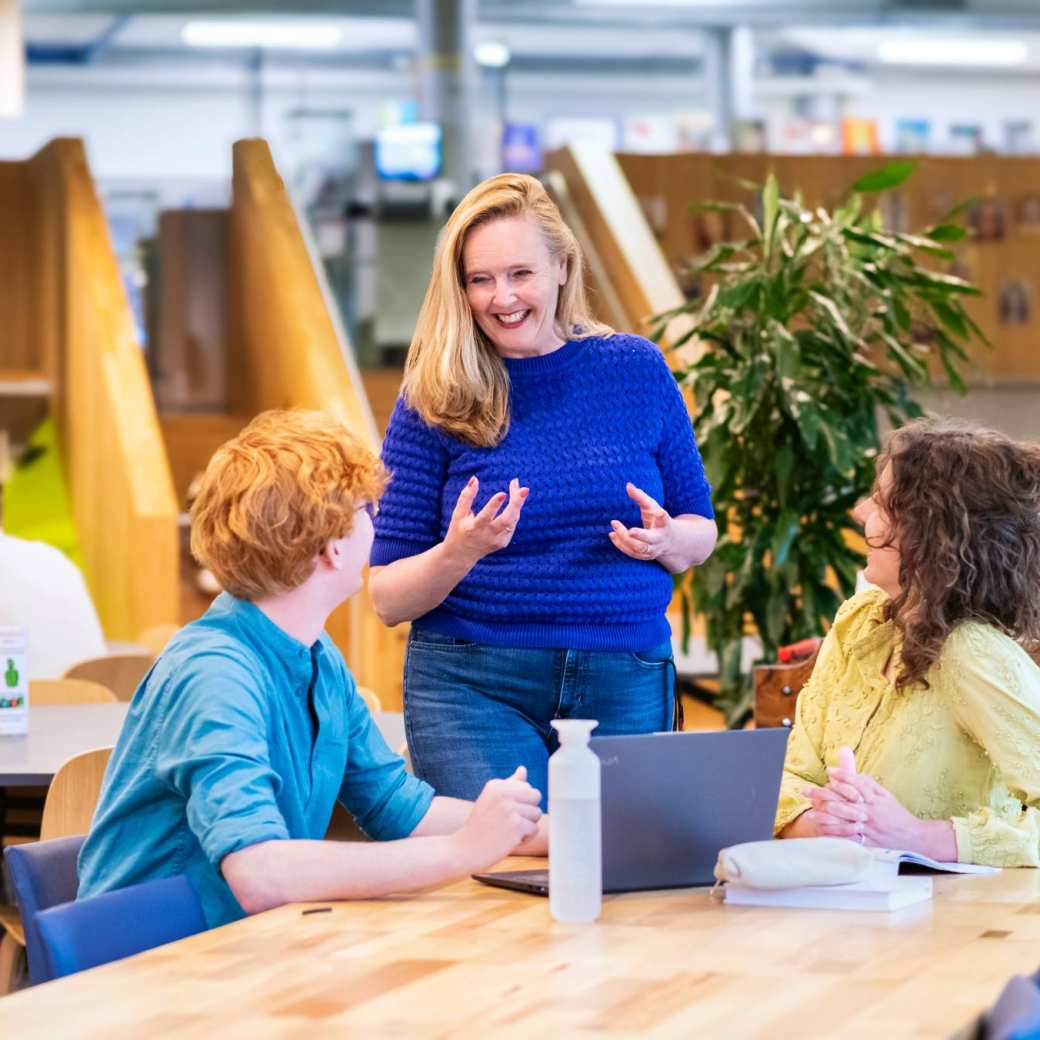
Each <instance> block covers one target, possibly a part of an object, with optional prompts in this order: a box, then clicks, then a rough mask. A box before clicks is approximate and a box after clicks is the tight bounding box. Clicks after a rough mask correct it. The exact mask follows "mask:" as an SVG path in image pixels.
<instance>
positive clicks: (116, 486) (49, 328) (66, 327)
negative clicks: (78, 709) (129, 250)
mask: <svg viewBox="0 0 1040 1040" xmlns="http://www.w3.org/2000/svg"><path fill="white" fill-rule="evenodd" d="M0 270H3V272H4V276H3V278H0V366H2V367H3V368H4V369H7V370H10V369H28V370H30V371H33V372H35V373H37V374H38V375H40V376H41V377H43V379H44V380H46V383H45V385H46V386H47V387H48V389H49V394H48V395H45V396H48V397H49V400H47V401H46V402H45V404H46V407H47V410H49V412H50V413H51V414H52V415H53V417H54V419H55V423H56V426H57V429H58V434H59V446H60V451H61V456H62V463H63V468H64V471H65V477H66V480H67V483H68V487H69V493H70V498H71V502H72V509H73V516H74V520H75V525H76V533H77V537H78V540H79V544H80V549H81V552H82V557H83V565H84V571H85V576H86V580H87V584H88V586H89V588H90V591H91V594H92V596H93V598H94V602H95V604H96V606H97V610H98V613H99V615H100V617H101V622H102V625H103V627H104V630H105V634H106V635H107V636H108V637H109V638H114V639H133V638H134V637H135V636H136V635H137V633H138V632H139V631H140V630H141V629H142V628H145V627H148V626H150V625H155V624H160V623H166V622H171V621H175V620H176V619H177V613H178V611H177V515H176V506H175V502H174V497H173V487H172V483H171V480H170V472H169V467H168V466H167V463H166V456H165V453H164V450H163V446H162V438H161V435H160V432H159V426H158V421H157V418H156V414H155V408H154V405H153V402H152V397H151V391H150V388H149V386H148V378H147V374H146V372H145V366H144V362H143V359H142V355H141V348H140V346H139V344H138V343H137V342H136V340H135V338H134V331H133V321H132V318H131V314H130V309H129V306H128V303H127V300H126V294H125V292H124V289H123V285H122V282H121V280H120V276H119V271H118V267H117V263H116V259H115V256H114V254H113V252H112V247H111V244H110V241H109V237H108V229H107V225H106V223H105V217H104V214H103V212H102V210H101V206H100V204H99V201H98V198H97V194H96V192H95V190H94V185H93V182H92V180H91V176H90V171H89V169H88V166H87V160H86V155H85V153H84V150H83V145H82V143H81V142H80V141H78V140H56V141H53V142H52V143H51V144H49V145H48V146H47V147H46V148H44V149H43V150H42V151H41V152H39V153H38V154H37V155H36V156H34V157H33V158H32V159H30V160H28V161H27V162H24V163H5V164H0Z"/></svg>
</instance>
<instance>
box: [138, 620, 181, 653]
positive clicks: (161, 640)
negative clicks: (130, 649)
mask: <svg viewBox="0 0 1040 1040" xmlns="http://www.w3.org/2000/svg"><path fill="white" fill-rule="evenodd" d="M179 631H180V628H179V627H178V626H177V625H170V624H165V625H152V626H151V627H150V628H145V629H142V631H141V633H140V635H138V637H137V639H135V640H134V642H135V643H139V644H140V645H141V646H143V647H144V648H145V649H146V650H147V651H148V652H149V653H150V654H151V655H152V657H158V656H159V655H160V654H161V653H162V652H163V650H165V649H166V644H167V643H168V642H169V641H170V640H171V639H172V638H173V637H174V636H175V635H176V634H177V633H178V632H179Z"/></svg>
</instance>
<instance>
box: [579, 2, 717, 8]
mask: <svg viewBox="0 0 1040 1040" xmlns="http://www.w3.org/2000/svg"><path fill="white" fill-rule="evenodd" d="M574 2H575V4H577V6H578V7H718V8H722V7H724V6H725V2H726V0H574Z"/></svg>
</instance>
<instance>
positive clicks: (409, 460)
mask: <svg viewBox="0 0 1040 1040" xmlns="http://www.w3.org/2000/svg"><path fill="white" fill-rule="evenodd" d="M382 459H383V465H384V466H386V468H387V470H389V472H390V483H389V485H388V486H387V489H386V493H385V494H384V495H383V497H382V499H381V500H380V502H379V513H378V514H377V516H376V521H375V529H376V536H375V541H374V542H373V543H372V554H371V556H370V558H369V562H370V563H371V564H372V566H373V567H379V566H382V565H383V564H387V563H393V562H394V561H395V560H400V559H402V558H404V557H406V556H415V555H417V554H418V553H421V552H425V551H426V550H427V549H430V548H432V547H433V546H434V545H436V544H437V542H439V541H440V538H441V530H440V527H441V522H440V514H441V492H442V490H443V488H444V481H445V477H446V474H447V469H448V452H447V449H446V448H445V446H444V444H443V442H442V440H441V438H440V436H439V435H438V433H437V432H436V431H435V430H433V429H431V428H430V427H429V426H427V425H426V423H424V422H423V420H422V419H421V418H420V417H419V416H418V415H417V414H416V412H414V411H413V410H412V409H411V408H409V407H408V406H407V405H406V404H405V403H404V400H403V399H402V398H398V401H397V404H396V405H395V406H394V412H393V415H391V417H390V423H389V425H388V426H387V430H386V437H384V439H383V451H382Z"/></svg>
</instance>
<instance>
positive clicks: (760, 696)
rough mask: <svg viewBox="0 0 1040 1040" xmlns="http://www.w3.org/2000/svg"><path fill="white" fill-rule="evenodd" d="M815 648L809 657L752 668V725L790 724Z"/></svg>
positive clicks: (806, 679)
mask: <svg viewBox="0 0 1040 1040" xmlns="http://www.w3.org/2000/svg"><path fill="white" fill-rule="evenodd" d="M818 653H819V648H817V650H816V651H815V652H814V653H813V655H812V657H809V658H807V659H806V660H804V661H795V662H794V663H792V664H767V665H759V666H758V667H757V668H754V669H753V670H752V671H753V675H754V682H755V725H756V726H757V727H758V728H759V729H764V728H766V727H768V726H790V725H792V724H793V723H794V706H795V704H796V703H797V702H798V694H799V693H800V692H801V689H802V687H803V686H804V685H805V684H806V683H807V682H808V681H809V676H810V675H812V671H813V668H814V667H815V665H816V656H817V654H818Z"/></svg>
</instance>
